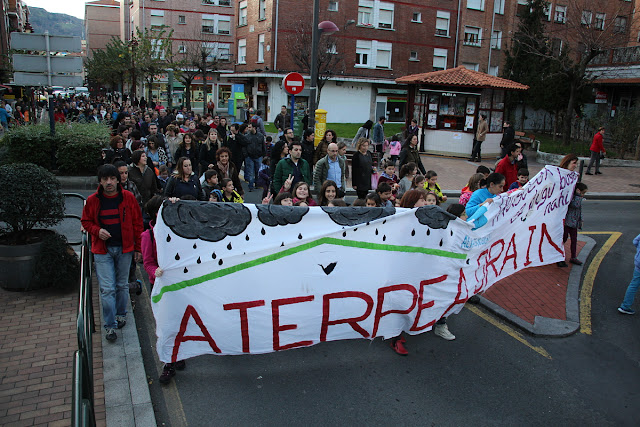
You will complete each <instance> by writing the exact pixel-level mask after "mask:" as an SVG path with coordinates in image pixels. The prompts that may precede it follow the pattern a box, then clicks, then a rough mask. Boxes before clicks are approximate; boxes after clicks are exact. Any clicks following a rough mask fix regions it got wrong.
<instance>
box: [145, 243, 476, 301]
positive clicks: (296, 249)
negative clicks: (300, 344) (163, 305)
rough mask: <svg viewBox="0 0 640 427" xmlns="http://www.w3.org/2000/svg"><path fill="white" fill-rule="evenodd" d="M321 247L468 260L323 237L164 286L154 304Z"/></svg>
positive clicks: (439, 252)
mask: <svg viewBox="0 0 640 427" xmlns="http://www.w3.org/2000/svg"><path fill="white" fill-rule="evenodd" d="M320 245H336V246H346V247H350V248H361V249H370V250H373V251H389V252H409V253H420V254H426V255H435V256H441V257H446V258H454V259H466V257H467V256H466V255H465V254H459V253H456V252H449V251H443V250H441V249H431V248H422V247H417V246H397V245H386V244H381V243H369V242H359V241H356V240H342V239H336V238H335V237H323V238H321V239H318V240H314V241H313V242H309V243H304V244H302V245H298V246H296V247H293V248H289V249H285V250H283V251H280V252H277V253H275V254H271V255H266V256H263V257H262V258H256V259H254V260H251V261H247V262H243V263H241V264H238V265H234V266H232V267H227V268H223V269H222V270H218V271H214V272H212V273H208V274H205V275H204V276H200V277H194V278H193V279H189V280H184V281H182V282H178V283H174V284H173V285H169V286H164V287H163V288H162V289H160V293H159V294H158V295H156V296H154V297H153V298H152V300H153V302H159V301H160V299H162V295H163V294H165V293H166V292H173V291H179V290H180V289H184V288H187V287H189V286H195V285H199V284H200V283H203V282H207V281H209V280H213V279H219V278H220V277H224V276H228V275H229V274H233V273H235V272H238V271H242V270H246V269H248V268H251V267H255V266H258V265H260V264H266V263H267V262H271V261H276V260H279V259H281V258H284V257H287V256H289V255H293V254H297V253H299V252H304V251H306V250H309V249H312V248H315V247H316V246H320Z"/></svg>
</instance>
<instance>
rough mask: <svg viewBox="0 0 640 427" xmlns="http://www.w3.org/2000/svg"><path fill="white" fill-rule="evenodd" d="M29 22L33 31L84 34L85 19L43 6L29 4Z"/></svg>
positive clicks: (55, 33)
mask: <svg viewBox="0 0 640 427" xmlns="http://www.w3.org/2000/svg"><path fill="white" fill-rule="evenodd" d="M29 23H30V24H31V27H33V32H34V33H36V34H43V33H44V32H45V31H49V34H51V35H55V36H78V37H81V38H83V39H84V38H85V36H84V20H82V19H79V18H76V17H75V16H71V15H67V14H64V13H51V12H47V11H46V10H44V9H42V8H41V7H33V6H29Z"/></svg>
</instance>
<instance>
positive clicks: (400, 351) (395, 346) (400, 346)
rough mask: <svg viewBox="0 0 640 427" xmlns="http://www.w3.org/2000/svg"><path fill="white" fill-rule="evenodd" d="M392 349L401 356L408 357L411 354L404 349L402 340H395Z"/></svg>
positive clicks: (392, 342)
mask: <svg viewBox="0 0 640 427" xmlns="http://www.w3.org/2000/svg"><path fill="white" fill-rule="evenodd" d="M391 348H392V349H393V351H395V352H396V353H398V354H399V355H400V356H406V355H408V354H409V352H408V351H407V349H406V348H405V347H404V343H403V342H402V340H401V339H397V340H395V342H394V341H391Z"/></svg>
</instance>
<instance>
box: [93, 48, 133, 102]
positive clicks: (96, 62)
mask: <svg viewBox="0 0 640 427" xmlns="http://www.w3.org/2000/svg"><path fill="white" fill-rule="evenodd" d="M84 67H85V71H86V74H87V80H89V81H90V82H93V83H94V84H97V85H101V86H105V87H111V88H112V89H115V88H118V87H120V88H122V89H124V82H125V79H127V78H128V76H129V75H130V73H131V52H130V49H129V46H127V44H126V43H124V42H123V41H122V40H120V39H119V38H115V37H112V38H111V40H110V41H109V43H107V46H106V47H105V49H95V50H92V51H91V56H89V57H87V58H86V59H85V63H84Z"/></svg>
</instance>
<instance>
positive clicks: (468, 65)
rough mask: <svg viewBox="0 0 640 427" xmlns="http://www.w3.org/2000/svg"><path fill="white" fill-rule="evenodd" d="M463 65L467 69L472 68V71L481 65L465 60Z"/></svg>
mask: <svg viewBox="0 0 640 427" xmlns="http://www.w3.org/2000/svg"><path fill="white" fill-rule="evenodd" d="M462 66H463V67H464V68H466V69H467V70H471V71H478V67H479V65H478V64H473V63H470V62H463V63H462Z"/></svg>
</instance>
